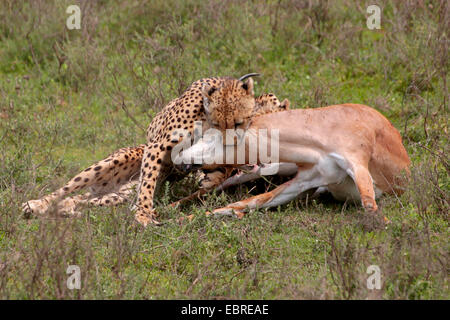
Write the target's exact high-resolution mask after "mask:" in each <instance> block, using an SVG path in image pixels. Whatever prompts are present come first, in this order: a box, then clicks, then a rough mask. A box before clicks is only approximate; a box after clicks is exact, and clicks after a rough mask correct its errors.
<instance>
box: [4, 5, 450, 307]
mask: <svg viewBox="0 0 450 320" xmlns="http://www.w3.org/2000/svg"><path fill="white" fill-rule="evenodd" d="M74 3H78V4H79V5H80V8H81V10H82V23H81V25H82V29H81V30H68V29H67V28H66V27H65V20H66V18H67V17H68V14H66V13H65V9H66V8H67V6H68V5H69V4H74ZM369 4H372V3H369V2H367V3H366V2H364V1H363V2H361V3H359V4H356V3H355V2H353V1H348V0H344V1H306V0H297V1H284V0H282V1H267V2H263V1H252V2H242V1H234V0H228V1H215V0H214V1H193V0H188V1H181V0H164V1H163V0H155V1H149V2H147V1H131V0H127V1H118V0H117V1H101V0H98V1H80V2H78V1H43V0H36V1H31V2H28V1H12V0H6V1H2V2H0V298H2V299H109V298H117V299H142V298H145V299H169V298H177V299H178V298H181V299H184V298H192V299H205V298H207V299H230V298H235V299H253V298H254V299H366V298H369V299H372V298H384V299H449V298H450V295H449V287H448V270H449V264H448V258H449V257H448V252H449V242H448V239H449V226H448V222H449V189H450V183H449V177H448V174H449V158H448V154H449V142H448V119H449V117H448V115H449V114H448V101H449V95H448V80H449V79H448V67H449V66H448V61H449V56H448V41H449V39H448V30H450V28H449V25H448V23H449V21H450V17H449V14H450V13H449V11H450V10H449V5H448V3H447V1H444V0H443V1H433V2H432V1H407V2H397V1H379V5H380V7H381V8H382V19H381V26H382V29H381V30H368V29H367V28H366V23H365V19H366V15H367V14H366V13H365V8H366V7H367V5H369ZM248 72H260V73H262V74H263V77H261V78H258V79H257V83H256V91H257V94H261V93H264V92H273V93H275V94H276V95H277V96H278V97H279V98H281V99H284V98H288V99H289V100H290V101H291V103H292V106H293V107H296V108H304V107H307V106H309V107H319V106H325V105H330V104H334V103H344V102H353V103H363V104H367V105H370V106H373V107H375V108H376V109H377V110H379V111H380V112H382V113H383V114H384V115H386V116H387V117H388V118H389V119H390V120H391V121H392V122H393V123H394V125H395V126H396V127H397V128H398V129H399V130H400V132H401V134H402V136H403V141H404V144H405V146H406V148H407V150H408V153H409V155H410V157H411V160H412V178H411V181H410V184H409V186H408V189H407V191H406V192H405V193H404V194H403V195H402V196H400V197H384V198H382V199H380V201H379V206H380V207H381V208H382V212H383V214H384V215H385V216H387V217H388V218H389V219H390V220H391V221H392V223H391V224H390V225H388V226H387V227H386V228H381V227H379V226H377V224H376V222H375V221H371V220H370V218H369V217H367V216H366V215H365V214H364V212H363V211H362V210H361V208H360V207H359V206H355V205H353V204H343V203H339V202H336V201H334V200H330V199H327V198H321V199H318V200H314V201H311V200H297V201H294V202H292V203H290V204H288V205H285V206H281V207H279V208H277V209H275V210H271V211H268V212H265V211H263V210H259V211H256V212H253V213H251V214H249V215H247V216H246V217H245V218H244V219H242V220H235V219H230V218H213V219H212V218H209V219H208V218H205V217H204V216H203V213H204V212H205V211H206V210H210V209H212V208H216V207H218V206H220V205H224V204H226V203H228V202H230V201H233V200H237V199H242V198H243V197H245V196H246V195H247V194H248V193H252V194H256V193H257V192H261V191H263V190H264V188H267V187H268V185H264V184H263V183H260V184H258V185H256V186H255V185H254V184H247V185H244V186H239V187H237V188H235V189H233V190H230V191H228V192H227V193H220V194H213V195H210V196H208V197H206V198H205V199H204V200H203V201H197V202H193V203H189V204H187V205H185V206H183V207H182V208H181V209H179V210H175V209H171V208H167V204H168V203H170V202H171V201H173V200H177V199H179V198H180V197H182V196H184V195H186V194H188V193H189V192H191V191H193V188H192V183H191V181H190V180H189V178H188V179H185V180H183V181H178V182H176V183H175V185H174V186H173V187H172V186H170V185H169V184H165V185H164V187H163V188H162V191H161V194H160V195H159V196H158V201H157V203H158V208H159V210H160V212H161V216H162V219H163V220H166V219H169V218H175V217H179V216H180V214H181V215H183V214H190V213H196V214H197V217H196V218H195V219H194V220H193V221H192V222H191V223H186V224H182V225H179V224H175V223H168V224H166V225H165V226H163V227H161V228H151V227H150V228H147V229H145V230H144V229H142V228H141V227H139V226H136V224H135V223H134V221H133V214H132V213H131V212H130V209H129V207H128V206H126V205H123V206H119V207H116V208H108V209H107V208H93V209H88V210H86V211H85V215H84V216H83V217H82V218H79V219H31V220H25V219H24V218H23V217H22V215H21V210H20V204H21V203H22V202H23V201H26V200H29V199H36V198H39V197H41V196H43V195H44V194H46V193H49V192H51V191H53V190H55V189H56V188H57V187H59V186H61V185H62V184H63V183H64V182H65V181H66V180H68V179H69V178H71V177H72V176H73V175H74V174H76V173H77V172H78V171H79V170H81V169H82V168H84V167H86V166H88V165H90V164H91V163H93V162H95V161H96V160H99V159H101V158H103V157H105V156H106V155H107V154H109V153H110V152H112V151H114V150H115V149H118V148H120V147H124V146H131V145H137V144H140V143H142V142H144V141H145V134H144V131H143V130H142V128H144V130H145V128H146V126H147V125H148V123H149V122H150V121H151V119H152V117H153V116H154V115H155V114H156V113H157V112H158V111H159V110H160V109H161V108H162V107H163V106H164V105H165V104H166V103H167V102H168V101H170V100H171V99H172V98H174V97H176V96H178V95H180V93H181V92H183V90H185V89H186V88H187V86H188V85H189V84H190V83H191V82H193V81H195V80H197V79H200V78H202V77H208V76H224V75H230V76H235V77H238V76H240V75H242V74H245V73H248ZM122 101H123V102H124V106H125V107H122ZM180 211H181V212H180ZM73 264H76V265H79V266H80V268H81V273H82V287H81V290H73V291H72V290H69V289H67V287H66V279H67V277H68V275H67V274H66V269H67V267H68V266H69V265H73ZM373 264H375V265H378V266H379V267H380V270H381V280H382V289H381V290H375V291H372V290H368V289H367V287H366V280H367V277H368V276H369V275H368V274H367V273H366V270H367V267H368V266H370V265H373Z"/></svg>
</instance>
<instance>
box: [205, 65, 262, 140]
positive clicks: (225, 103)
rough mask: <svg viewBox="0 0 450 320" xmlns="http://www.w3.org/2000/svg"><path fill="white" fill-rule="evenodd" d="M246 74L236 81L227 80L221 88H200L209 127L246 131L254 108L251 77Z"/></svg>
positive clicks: (221, 129) (206, 86)
mask: <svg viewBox="0 0 450 320" xmlns="http://www.w3.org/2000/svg"><path fill="white" fill-rule="evenodd" d="M255 75H257V74H248V75H245V76H243V77H241V78H240V79H239V80H237V79H229V80H228V81H226V82H225V83H224V84H223V85H222V86H221V87H219V88H213V87H211V86H209V85H207V84H205V85H204V86H203V88H202V95H203V106H204V108H205V113H206V118H207V120H208V124H209V126H210V127H212V128H215V129H218V130H220V131H225V130H227V129H244V130H245V129H246V128H247V126H248V123H249V120H250V118H251V116H252V113H253V110H254V108H255V95H254V92H253V79H252V78H251V77H252V76H255Z"/></svg>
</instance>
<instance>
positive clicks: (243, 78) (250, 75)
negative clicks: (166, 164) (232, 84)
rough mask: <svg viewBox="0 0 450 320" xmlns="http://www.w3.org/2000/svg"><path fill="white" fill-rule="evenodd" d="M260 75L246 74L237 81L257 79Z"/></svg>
mask: <svg viewBox="0 0 450 320" xmlns="http://www.w3.org/2000/svg"><path fill="white" fill-rule="evenodd" d="M260 75H261V74H259V73H248V74H246V75H243V76H242V77H240V78H239V81H244V80H245V79H247V78H250V77H258V76H260Z"/></svg>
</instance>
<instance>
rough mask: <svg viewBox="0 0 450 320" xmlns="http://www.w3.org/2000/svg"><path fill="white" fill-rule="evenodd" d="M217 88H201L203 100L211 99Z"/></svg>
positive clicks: (206, 85) (205, 85) (208, 86)
mask: <svg viewBox="0 0 450 320" xmlns="http://www.w3.org/2000/svg"><path fill="white" fill-rule="evenodd" d="M216 90H217V88H214V87H211V86H210V85H209V84H206V83H205V84H204V85H203V87H202V95H203V98H206V99H211V95H212V94H213V93H214V91H216Z"/></svg>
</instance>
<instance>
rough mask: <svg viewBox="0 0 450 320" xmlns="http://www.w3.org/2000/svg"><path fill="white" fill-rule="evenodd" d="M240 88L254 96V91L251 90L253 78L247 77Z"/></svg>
mask: <svg viewBox="0 0 450 320" xmlns="http://www.w3.org/2000/svg"><path fill="white" fill-rule="evenodd" d="M242 88H243V89H244V90H245V91H247V94H248V95H251V96H254V95H255V93H254V92H253V79H252V78H248V79H247V80H245V82H244V83H243V84H242Z"/></svg>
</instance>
